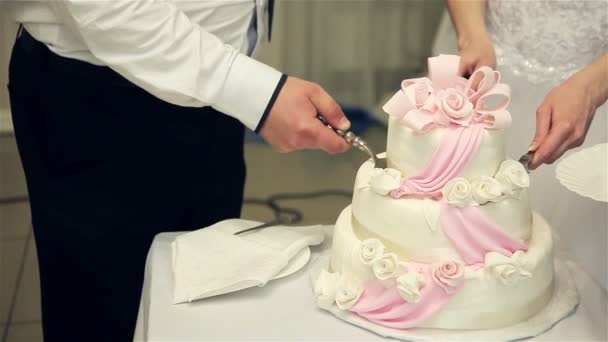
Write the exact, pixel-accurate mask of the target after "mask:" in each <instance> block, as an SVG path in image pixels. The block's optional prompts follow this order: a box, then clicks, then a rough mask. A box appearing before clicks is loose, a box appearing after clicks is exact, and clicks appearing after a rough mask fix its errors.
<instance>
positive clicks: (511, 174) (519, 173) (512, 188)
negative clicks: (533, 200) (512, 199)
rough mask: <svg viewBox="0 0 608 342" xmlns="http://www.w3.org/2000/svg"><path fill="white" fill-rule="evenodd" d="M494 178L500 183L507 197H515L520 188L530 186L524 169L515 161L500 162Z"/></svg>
mask: <svg viewBox="0 0 608 342" xmlns="http://www.w3.org/2000/svg"><path fill="white" fill-rule="evenodd" d="M495 178H496V179H497V180H498V181H499V182H500V183H502V185H503V187H504V191H505V192H506V193H507V194H509V195H515V196H517V195H518V194H519V191H520V190H521V189H522V188H527V187H529V186H530V177H529V176H528V173H527V172H526V169H525V168H524V166H523V165H521V163H520V162H517V161H515V160H505V161H504V162H502V164H500V168H499V169H498V172H497V173H496V177H495Z"/></svg>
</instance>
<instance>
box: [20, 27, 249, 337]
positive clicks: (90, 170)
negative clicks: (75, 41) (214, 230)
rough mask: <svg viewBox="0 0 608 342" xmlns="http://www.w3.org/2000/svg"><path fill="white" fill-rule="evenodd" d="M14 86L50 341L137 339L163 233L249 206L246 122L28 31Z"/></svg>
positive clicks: (200, 224) (199, 224)
mask: <svg viewBox="0 0 608 342" xmlns="http://www.w3.org/2000/svg"><path fill="white" fill-rule="evenodd" d="M9 93H10V100H11V108H12V114H13V121H14V126H15V135H16V138H17V145H18V148H19V153H20V156H21V160H22V163H23V167H24V170H25V175H26V179H27V186H28V192H29V196H30V202H31V210H32V220H33V227H34V235H35V240H36V247H37V251H38V261H39V265H40V282H41V284H40V287H41V296H42V319H43V331H44V338H45V341H46V342H70V341H77V342H84V341H104V342H120V341H132V338H133V332H134V327H135V322H136V318H137V310H138V305H139V300H140V293H141V288H142V282H143V271H144V265H145V260H146V255H147V252H148V249H149V247H150V243H151V242H152V240H153V238H154V236H155V235H156V234H158V233H160V232H167V231H183V230H192V229H196V228H200V227H205V226H207V225H210V224H212V223H214V222H217V221H220V220H223V219H226V218H234V217H238V216H239V215H240V210H241V205H242V199H243V187H244V180H245V164H244V158H243V135H244V128H243V126H242V125H241V124H240V123H239V122H238V121H237V120H235V119H233V118H230V117H228V116H226V115H223V114H221V113H219V112H217V111H215V110H213V109H211V108H208V107H207V108H186V107H179V106H175V105H171V104H168V103H166V102H163V101H161V100H159V99H157V98H155V97H154V96H152V95H150V94H148V93H147V92H145V91H143V90H141V89H140V88H137V87H135V86H134V85H132V84H131V83H129V82H128V81H126V80H125V79H124V78H122V77H121V76H119V75H118V74H117V73H115V72H113V71H112V70H110V69H109V68H105V67H98V66H94V65H91V64H88V63H83V62H79V61H76V60H72V59H66V58H62V57H59V56H57V55H55V54H53V53H52V52H50V51H49V50H48V49H47V48H46V47H45V46H44V45H43V44H41V43H39V42H37V41H35V40H34V39H33V38H32V37H31V36H29V35H28V34H27V32H23V33H22V34H21V35H20V37H19V38H18V39H17V41H16V43H15V46H14V50H13V54H12V57H11V62H10V70H9Z"/></svg>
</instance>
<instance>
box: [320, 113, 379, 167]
mask: <svg viewBox="0 0 608 342" xmlns="http://www.w3.org/2000/svg"><path fill="white" fill-rule="evenodd" d="M317 119H319V120H321V122H322V123H323V124H324V125H325V126H327V127H329V128H331V129H332V130H333V131H334V132H336V134H337V135H339V136H341V137H342V138H344V140H346V142H347V143H349V144H350V145H352V146H354V147H356V148H358V149H360V150H361V151H363V152H365V153H367V154H368V155H369V156H370V157H371V158H372V160H373V161H374V167H376V168H380V169H386V158H378V156H377V155H376V154H375V153H374V151H373V150H372V149H371V147H370V146H369V145H368V144H367V142H365V140H363V139H361V138H360V137H358V136H357V135H356V134H355V133H353V132H351V131H343V130H341V129H338V128H335V127H334V126H332V125H330V124H329V122H327V120H326V119H325V118H324V117H322V116H321V115H317Z"/></svg>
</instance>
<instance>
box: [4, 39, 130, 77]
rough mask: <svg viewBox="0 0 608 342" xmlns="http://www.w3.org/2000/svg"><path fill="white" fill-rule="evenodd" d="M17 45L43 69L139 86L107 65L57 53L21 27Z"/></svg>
mask: <svg viewBox="0 0 608 342" xmlns="http://www.w3.org/2000/svg"><path fill="white" fill-rule="evenodd" d="M16 45H17V46H20V47H21V48H23V50H24V51H25V52H26V53H27V55H28V57H30V59H32V60H33V61H34V62H35V63H38V66H39V67H40V68H42V69H43V70H44V69H46V70H49V71H51V72H53V73H56V74H58V75H64V76H66V77H72V78H77V79H82V80H85V81H92V82H97V83H100V84H108V85H113V86H123V87H137V86H136V85H135V84H133V83H131V82H130V81H129V80H127V79H126V78H124V77H123V76H121V75H120V74H118V73H117V72H116V71H114V70H112V69H110V68H109V67H106V66H99V65H94V64H91V63H88V62H83V61H79V60H76V59H73V58H67V57H62V56H59V55H57V54H56V53H54V52H52V51H51V50H49V48H48V47H47V46H46V45H45V44H44V43H41V42H39V41H37V40H36V39H35V38H34V37H32V36H31V35H30V34H29V33H28V32H27V31H26V30H24V29H21V30H20V33H19V35H18V38H17V42H16Z"/></svg>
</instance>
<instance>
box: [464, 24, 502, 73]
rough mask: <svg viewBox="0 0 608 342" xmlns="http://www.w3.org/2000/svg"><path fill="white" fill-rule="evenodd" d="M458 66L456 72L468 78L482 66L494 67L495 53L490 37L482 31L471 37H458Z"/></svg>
mask: <svg viewBox="0 0 608 342" xmlns="http://www.w3.org/2000/svg"><path fill="white" fill-rule="evenodd" d="M458 49H459V51H460V67H459V68H458V74H459V75H461V76H463V77H465V78H469V76H471V74H472V73H473V72H474V71H475V70H477V69H479V68H480V67H482V66H489V67H491V68H492V69H495V68H496V54H495V52H494V46H493V45H492V41H491V40H490V37H488V35H487V34H486V33H485V32H483V33H480V34H479V35H476V36H474V37H471V38H466V39H459V42H458Z"/></svg>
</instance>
